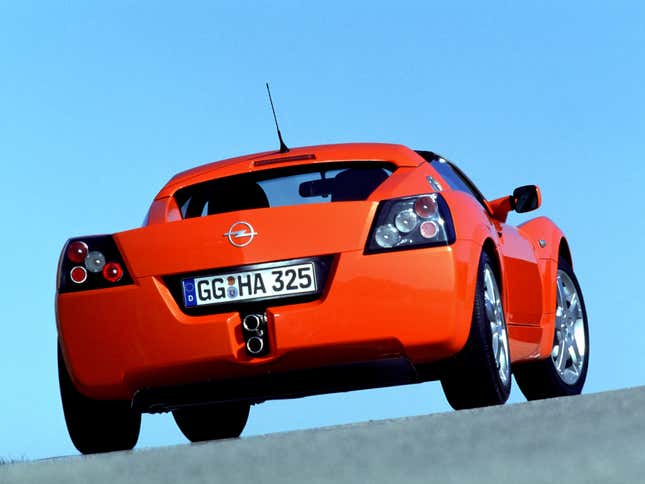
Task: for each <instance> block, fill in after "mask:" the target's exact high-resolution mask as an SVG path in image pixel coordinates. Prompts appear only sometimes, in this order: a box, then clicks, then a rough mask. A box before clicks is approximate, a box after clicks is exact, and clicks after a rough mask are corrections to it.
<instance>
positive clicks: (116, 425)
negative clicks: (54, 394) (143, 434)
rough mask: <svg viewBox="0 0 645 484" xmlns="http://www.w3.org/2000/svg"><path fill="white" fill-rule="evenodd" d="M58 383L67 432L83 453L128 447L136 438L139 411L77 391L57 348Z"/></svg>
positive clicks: (130, 447)
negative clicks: (95, 398) (92, 397)
mask: <svg viewBox="0 0 645 484" xmlns="http://www.w3.org/2000/svg"><path fill="white" fill-rule="evenodd" d="M58 382H59V385H60V396H61V401H62V404H63V412H64V414H65V423H66V424H67V431H68V432H69V436H70V438H71V439H72V442H73V444H74V447H76V448H77V449H78V451H79V452H81V453H83V454H94V453H97V452H112V451H115V450H130V449H132V448H133V447H134V446H135V445H136V444H137V440H138V439H139V430H140V428H141V414H139V413H137V412H134V411H132V408H131V406H130V402H129V401H127V400H126V401H120V400H116V401H115V400H94V399H91V398H88V397H86V396H85V395H83V394H81V393H80V392H79V391H78V390H77V389H76V387H75V386H74V384H73V383H72V380H71V378H70V376H69V373H68V372H67V367H66V366H65V361H64V360H63V355H62V353H61V349H60V346H59V347H58Z"/></svg>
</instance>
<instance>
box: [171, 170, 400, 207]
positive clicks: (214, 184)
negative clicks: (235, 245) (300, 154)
mask: <svg viewBox="0 0 645 484" xmlns="http://www.w3.org/2000/svg"><path fill="white" fill-rule="evenodd" d="M394 169H395V166H394V165H392V164H389V163H383V162H342V163H325V164H318V165H302V166H297V167H290V168H280V169H274V170H263V171H258V172H253V173H245V174H243V175H235V176H230V177H226V178H218V179H216V180H211V181H207V182H203V183H199V184H196V185H191V186H189V187H186V188H182V189H181V190H178V191H177V193H176V194H175V200H176V201H177V205H178V206H179V207H180V210H181V215H182V217H183V218H193V217H203V216H206V215H214V214H218V213H226V212H235V211H238V210H248V209H253V208H266V207H282V206H287V205H305V204H309V203H328V202H349V201H357V200H365V199H367V197H369V196H370V195H371V193H372V192H373V191H374V190H375V189H376V188H377V187H378V186H379V185H381V183H383V182H384V181H385V180H386V179H387V178H388V177H389V176H390V175H391V174H392V173H393V172H394Z"/></svg>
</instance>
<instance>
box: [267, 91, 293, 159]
mask: <svg viewBox="0 0 645 484" xmlns="http://www.w3.org/2000/svg"><path fill="white" fill-rule="evenodd" d="M266 85H267V92H268V93H269V102H270V103H271V111H273V120H274V121H275V129H276V130H277V131H278V139H279V140H280V153H288V152H289V147H288V146H287V145H286V144H285V142H284V140H283V139H282V133H281V132H280V126H278V117H277V116H276V115H275V108H274V107H273V99H272V98H271V89H269V83H268V82H267V83H266Z"/></svg>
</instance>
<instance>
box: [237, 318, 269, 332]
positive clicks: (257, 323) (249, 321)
mask: <svg viewBox="0 0 645 484" xmlns="http://www.w3.org/2000/svg"><path fill="white" fill-rule="evenodd" d="M262 323H264V316H262V315H260V314H247V315H246V316H244V319H243V320H242V327H244V329H245V330H247V331H248V332H249V333H255V332H256V331H259V330H260V328H261V327H262Z"/></svg>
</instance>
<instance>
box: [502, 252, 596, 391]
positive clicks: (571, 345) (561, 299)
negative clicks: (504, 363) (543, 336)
mask: <svg viewBox="0 0 645 484" xmlns="http://www.w3.org/2000/svg"><path fill="white" fill-rule="evenodd" d="M556 289H557V291H556V314H555V332H554V335H553V347H552V349H551V355H550V356H549V357H548V358H545V359H544V360H540V361H535V362H531V363H523V364H522V365H518V366H517V367H516V368H515V370H514V372H515V380H516V381H517V384H518V386H519V387H520V390H522V393H523V394H524V396H525V397H526V398H527V399H528V400H537V399H541V398H552V397H562V396H567V395H578V394H579V393H580V392H582V387H583V386H584V383H585V380H586V378H587V367H588V365H589V328H588V323H587V311H586V310H585V303H584V300H583V299H582V291H581V290H580V285H579V284H578V279H577V278H576V276H575V274H574V273H573V269H572V268H571V266H570V265H569V264H568V263H567V262H565V261H564V260H560V262H559V264H558V275H557V279H556Z"/></svg>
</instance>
